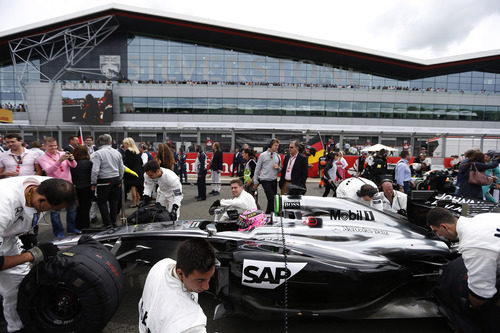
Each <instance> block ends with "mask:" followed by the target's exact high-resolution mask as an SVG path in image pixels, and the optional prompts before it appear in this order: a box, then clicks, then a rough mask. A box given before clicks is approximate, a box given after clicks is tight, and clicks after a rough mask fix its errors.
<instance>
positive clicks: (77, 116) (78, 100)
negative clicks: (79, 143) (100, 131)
mask: <svg viewBox="0 0 500 333" xmlns="http://www.w3.org/2000/svg"><path fill="white" fill-rule="evenodd" d="M62 107H63V108H62V109H63V122H73V123H81V124H92V125H100V124H110V123H111V122H112V121H113V92H112V91H111V90H63V91H62Z"/></svg>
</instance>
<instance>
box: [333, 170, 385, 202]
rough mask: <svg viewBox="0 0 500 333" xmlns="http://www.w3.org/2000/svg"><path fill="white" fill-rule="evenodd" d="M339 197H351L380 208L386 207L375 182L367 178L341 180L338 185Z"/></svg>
mask: <svg viewBox="0 0 500 333" xmlns="http://www.w3.org/2000/svg"><path fill="white" fill-rule="evenodd" d="M337 197H338V198H349V199H352V200H355V201H358V202H361V203H362V204H364V205H366V206H370V207H373V208H375V209H378V210H383V209H384V206H383V204H382V195H381V194H380V193H379V192H378V191H377V187H376V186H375V183H374V182H372V181H371V180H368V179H365V178H361V177H352V178H348V179H346V180H344V181H343V182H341V183H340V184H339V186H338V187H337Z"/></svg>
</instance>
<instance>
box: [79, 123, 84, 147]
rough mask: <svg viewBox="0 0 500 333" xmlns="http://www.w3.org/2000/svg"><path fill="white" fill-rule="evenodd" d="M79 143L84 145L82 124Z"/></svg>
mask: <svg viewBox="0 0 500 333" xmlns="http://www.w3.org/2000/svg"><path fill="white" fill-rule="evenodd" d="M78 143H79V144H80V146H81V145H83V133H82V126H80V136H78Z"/></svg>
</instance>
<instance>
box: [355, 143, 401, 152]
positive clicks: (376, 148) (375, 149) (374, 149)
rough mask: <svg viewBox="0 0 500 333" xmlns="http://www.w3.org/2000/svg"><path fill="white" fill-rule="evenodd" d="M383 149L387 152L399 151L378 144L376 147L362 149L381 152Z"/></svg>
mask: <svg viewBox="0 0 500 333" xmlns="http://www.w3.org/2000/svg"><path fill="white" fill-rule="evenodd" d="M382 149H385V150H386V151H397V149H394V148H392V147H389V146H384V145H382V144H380V143H377V144H376V145H373V146H368V147H365V148H363V149H361V151H380V150H382Z"/></svg>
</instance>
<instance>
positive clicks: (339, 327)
mask: <svg viewBox="0 0 500 333" xmlns="http://www.w3.org/2000/svg"><path fill="white" fill-rule="evenodd" d="M229 179H230V178H227V177H223V180H222V181H223V182H226V183H228V182H229ZM191 180H194V179H192V178H190V181H191ZM209 181H210V180H209V179H207V182H209ZM307 188H308V191H307V194H308V195H318V196H320V195H322V193H323V189H320V188H319V187H318V182H317V180H314V179H313V180H311V181H309V182H308V184H307ZM210 190H211V188H210V185H208V186H207V193H208V192H210ZM183 192H184V199H183V202H182V207H181V219H199V218H208V217H209V215H208V208H209V207H210V205H211V204H212V202H213V201H214V200H216V199H219V198H230V197H231V191H230V189H229V186H223V187H222V191H221V194H220V195H219V196H216V197H214V196H210V195H208V196H207V200H206V201H196V200H195V199H194V197H195V196H196V195H197V189H196V186H195V185H184V187H183ZM259 203H260V205H261V206H262V207H266V204H267V200H266V197H265V195H264V192H263V191H262V188H261V187H259ZM128 205H129V203H128V202H127V207H128ZM133 211H134V210H133V209H130V208H128V209H127V210H126V213H127V214H131V213H132V212H133ZM62 215H63V216H64V215H65V214H64V213H63V214H62ZM51 239H52V228H51V225H50V217H49V220H46V221H45V220H42V221H41V222H40V241H42V242H43V241H49V240H51ZM148 271H149V267H147V266H142V267H137V268H136V269H135V270H134V271H132V272H130V273H129V274H128V275H127V277H126V296H125V299H124V300H123V302H122V303H121V305H120V307H119V309H118V311H117V312H116V314H115V315H114V317H113V318H112V320H111V321H110V322H109V323H108V325H107V326H106V328H105V329H104V330H103V333H116V332H120V333H128V332H137V331H138V328H137V327H138V309H137V303H138V301H139V299H140V297H141V294H142V287H143V285H144V281H145V279H146V276H147V273H148ZM165 301H166V302H168V300H165ZM200 304H201V306H202V308H203V310H204V311H205V314H206V315H207V318H208V323H207V332H218V333H230V332H238V333H245V332H259V331H260V332H286V331H288V332H350V333H351V332H352V333H355V332H384V333H385V332H408V333H409V332H412V333H417V332H425V333H430V332H452V331H451V330H450V329H449V328H448V326H447V323H446V321H445V320H444V319H443V318H430V319H383V320H382V319H379V320H342V319H336V318H329V317H314V318H310V317H308V318H302V317H295V318H289V319H288V323H287V329H286V328H285V320H284V319H277V320H272V321H269V320H268V321H256V320H253V319H251V318H246V317H233V318H224V319H219V320H216V321H214V320H212V317H213V312H214V308H215V306H216V305H217V302H216V301H215V300H214V299H213V298H212V297H211V296H210V295H208V294H201V295H200ZM3 332H6V330H5V324H4V323H2V324H0V333H3Z"/></svg>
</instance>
